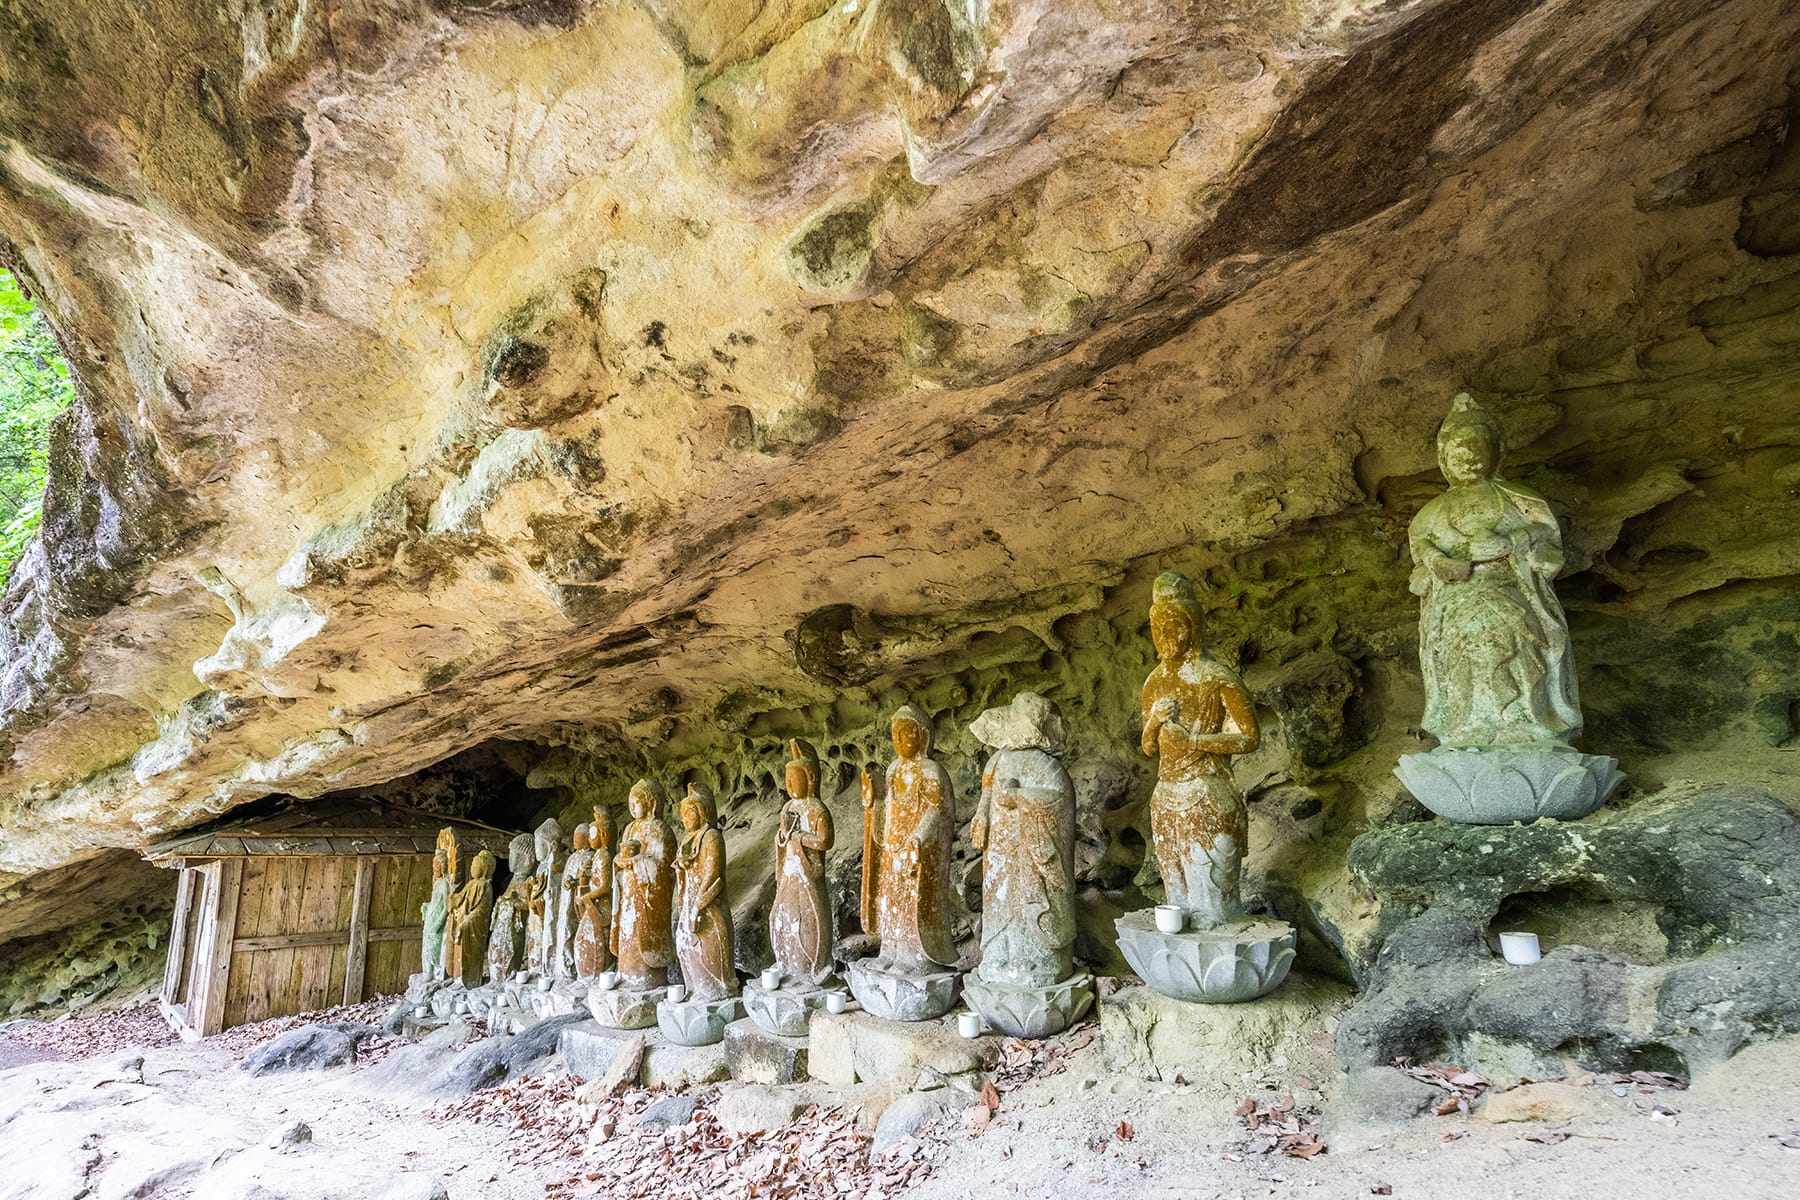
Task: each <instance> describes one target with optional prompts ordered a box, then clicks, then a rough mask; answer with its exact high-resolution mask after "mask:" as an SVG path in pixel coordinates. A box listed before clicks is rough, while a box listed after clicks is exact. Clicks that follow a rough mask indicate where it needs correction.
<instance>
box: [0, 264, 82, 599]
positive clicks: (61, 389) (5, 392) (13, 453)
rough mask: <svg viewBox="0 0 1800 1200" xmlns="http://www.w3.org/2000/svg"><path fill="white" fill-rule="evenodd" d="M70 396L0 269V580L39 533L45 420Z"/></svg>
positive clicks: (34, 315)
mask: <svg viewBox="0 0 1800 1200" xmlns="http://www.w3.org/2000/svg"><path fill="white" fill-rule="evenodd" d="M74 398H75V385H74V383H73V382H72V381H71V380H70V378H69V364H68V363H67V362H65V361H63V356H62V354H61V353H60V352H59V351H58V350H57V348H56V340H55V339H54V338H53V337H51V336H50V328H49V326H47V325H45V324H44V319H43V317H41V316H39V315H38V311H37V308H36V307H35V306H34V305H33V304H32V303H31V301H30V300H29V299H28V298H26V296H25V294H24V293H23V292H21V291H20V290H19V285H18V284H17V283H16V282H15V281H14V279H13V277H12V276H11V275H9V274H7V273H6V272H5V271H0V579H4V578H5V576H6V575H8V574H10V573H11V571H12V567H13V564H14V563H15V562H17V561H18V560H19V556H20V555H21V554H23V553H24V552H25V547H26V546H27V545H28V544H29V543H30V541H31V539H32V538H33V537H34V536H36V534H37V530H38V523H39V522H40V521H41V520H42V519H43V512H44V479H45V477H46V475H47V473H48V469H49V448H50V422H51V421H53V420H55V419H56V415H57V414H58V413H60V412H62V410H63V409H65V408H67V407H68V406H69V402H70V401H71V400H73V399H74Z"/></svg>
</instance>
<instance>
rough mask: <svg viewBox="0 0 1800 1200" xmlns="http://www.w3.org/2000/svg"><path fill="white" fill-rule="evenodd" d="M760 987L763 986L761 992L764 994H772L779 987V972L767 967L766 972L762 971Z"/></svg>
mask: <svg viewBox="0 0 1800 1200" xmlns="http://www.w3.org/2000/svg"><path fill="white" fill-rule="evenodd" d="M762 985H763V991H765V992H772V991H774V990H775V989H776V988H778V987H780V986H781V972H780V971H779V970H777V969H776V968H774V967H769V968H767V969H766V970H764V971H763V973H762Z"/></svg>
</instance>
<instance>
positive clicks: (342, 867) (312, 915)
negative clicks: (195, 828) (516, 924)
mask: <svg viewBox="0 0 1800 1200" xmlns="http://www.w3.org/2000/svg"><path fill="white" fill-rule="evenodd" d="M446 826H448V827H449V828H451V829H454V830H455V831H456V837H457V844H458V858H459V860H460V862H461V867H460V870H459V874H460V875H461V876H462V877H463V878H465V879H466V878H467V875H468V864H469V863H470V862H471V861H472V860H473V859H474V857H475V855H476V854H477V853H479V852H480V851H482V850H490V851H492V852H493V854H494V857H495V858H497V859H499V860H500V862H501V863H502V864H504V863H505V861H506V848H507V843H508V842H509V841H510V840H511V839H512V837H513V836H514V835H513V834H511V833H508V832H507V831H505V830H501V829H495V828H493V827H492V826H488V825H481V824H478V823H476V822H473V821H466V820H456V819H452V818H447V817H442V816H436V815H433V814H431V813H425V812H418V811H415V810H411V809H405V808H398V807H394V806H392V805H371V804H369V803H367V802H349V801H342V802H333V801H324V802H315V803H313V804H310V805H301V804H298V803H295V804H292V805H289V806H288V807H286V808H283V809H281V810H279V811H277V812H274V813H270V814H267V815H265V816H261V817H252V818H249V819H246V820H233V821H228V822H226V823H224V824H221V825H217V826H214V827H212V828H209V829H206V830H202V831H199V832H194V833H187V834H183V835H182V836H181V837H179V838H173V839H171V840H169V841H166V842H161V843H159V844H157V845H155V846H152V847H151V848H150V849H149V851H147V852H146V854H145V857H146V858H148V859H149V860H150V861H151V862H153V863H156V864H157V865H158V866H163V867H170V868H172V869H175V870H179V871H180V872H181V880H180V884H179V886H178V887H177V889H176V893H175V916H174V921H173V925H172V928H171V931H170V936H169V959H168V964H167V966H166V967H165V968H164V971H163V985H162V1004H161V1007H162V1011H163V1015H164V1016H165V1017H167V1018H168V1020H169V1023H170V1024H171V1025H173V1026H174V1027H175V1028H176V1029H177V1030H179V1031H180V1032H181V1034H182V1036H184V1037H195V1038H198V1037H205V1036H207V1035H208V1034H213V1033H217V1032H219V1031H220V1030H221V1029H229V1028H231V1027H232V1026H234V1025H243V1024H246V1023H248V1022H251V1021H261V1020H264V1019H266V1018H269V1017H282V1016H291V1015H292V1014H294V1013H302V1012H312V1011H315V1010H317V1009H321V1008H326V1007H329V1006H331V1005H334V1004H354V1003H356V1002H358V1001H360V1000H363V999H365V998H367V997H369V996H372V995H373V996H379V995H384V994H387V993H391V992H398V991H403V990H405V988H406V981H407V977H408V976H409V975H412V974H413V973H415V972H416V971H418V970H419V952H420V944H419V943H420V935H421V926H420V922H419V906H420V905H422V904H424V903H425V902H426V900H428V899H430V897H431V859H432V853H433V851H434V850H435V849H436V845H437V834H438V830H440V829H443V828H444V827H446Z"/></svg>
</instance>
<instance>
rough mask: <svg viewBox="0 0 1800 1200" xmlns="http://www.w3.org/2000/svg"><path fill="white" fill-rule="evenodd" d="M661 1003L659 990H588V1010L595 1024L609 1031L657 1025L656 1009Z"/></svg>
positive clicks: (661, 990) (646, 1027)
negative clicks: (597, 1023) (610, 1029)
mask: <svg viewBox="0 0 1800 1200" xmlns="http://www.w3.org/2000/svg"><path fill="white" fill-rule="evenodd" d="M662 999H663V989H662V988H644V989H642V990H640V989H638V988H613V989H612V990H610V991H602V990H600V989H599V988H589V989H588V994H587V1007H588V1012H590V1013H592V1014H593V1016H594V1020H596V1021H598V1022H600V1024H602V1025H605V1026H607V1027H609V1028H612V1029H648V1028H650V1027H651V1026H652V1025H654V1024H656V1006H657V1005H658V1004H659V1003H661V1002H662Z"/></svg>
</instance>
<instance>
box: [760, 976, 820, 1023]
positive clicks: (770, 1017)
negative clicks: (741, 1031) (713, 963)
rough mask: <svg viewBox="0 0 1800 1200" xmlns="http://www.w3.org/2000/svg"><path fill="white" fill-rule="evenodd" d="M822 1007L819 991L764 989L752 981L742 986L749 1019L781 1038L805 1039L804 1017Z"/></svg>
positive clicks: (816, 989)
mask: <svg viewBox="0 0 1800 1200" xmlns="http://www.w3.org/2000/svg"><path fill="white" fill-rule="evenodd" d="M824 1007H825V993H824V991H822V990H821V989H819V988H808V989H806V990H804V991H802V990H801V989H799V988H792V987H788V986H786V985H783V986H781V987H778V988H773V989H769V988H765V987H763V986H762V984H760V983H758V982H756V981H754V980H752V981H751V982H749V983H747V984H745V985H744V1011H745V1012H747V1013H749V1014H750V1019H751V1020H752V1021H755V1022H756V1023H757V1024H758V1025H760V1026H762V1027H763V1028H764V1029H766V1030H768V1031H769V1032H770V1033H773V1034H779V1035H780V1036H782V1037H805V1036H806V1022H807V1018H808V1017H810V1016H811V1015H812V1011H813V1010H814V1009H815V1008H824Z"/></svg>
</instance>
